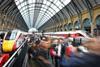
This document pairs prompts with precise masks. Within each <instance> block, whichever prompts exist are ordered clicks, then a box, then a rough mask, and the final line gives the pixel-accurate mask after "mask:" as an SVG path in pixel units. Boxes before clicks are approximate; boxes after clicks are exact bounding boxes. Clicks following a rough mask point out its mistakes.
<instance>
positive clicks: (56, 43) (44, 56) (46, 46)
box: [28, 36, 100, 67]
mask: <svg viewBox="0 0 100 67" xmlns="http://www.w3.org/2000/svg"><path fill="white" fill-rule="evenodd" d="M38 38H39V39H36V38H35V39H36V41H35V40H34V38H33V41H35V42H33V43H31V44H29V50H28V53H29V65H33V66H30V67H44V66H45V67H94V66H96V67H99V66H100V64H99V62H100V57H99V56H100V45H99V43H100V39H99V38H92V39H91V40H89V41H87V42H85V43H83V44H81V43H80V42H77V43H75V42H74V43H73V41H71V40H70V39H63V38H51V37H50V36H41V37H38ZM75 44H76V45H75Z"/></svg>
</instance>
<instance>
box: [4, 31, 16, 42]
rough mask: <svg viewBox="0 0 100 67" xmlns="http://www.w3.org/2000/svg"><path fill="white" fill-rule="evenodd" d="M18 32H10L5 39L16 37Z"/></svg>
mask: <svg viewBox="0 0 100 67" xmlns="http://www.w3.org/2000/svg"><path fill="white" fill-rule="evenodd" d="M16 35H17V32H8V33H7V35H6V37H5V40H14V39H15V38H16Z"/></svg>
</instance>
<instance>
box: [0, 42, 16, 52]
mask: <svg viewBox="0 0 100 67" xmlns="http://www.w3.org/2000/svg"><path fill="white" fill-rule="evenodd" d="M13 46H14V40H5V41H4V42H3V45H2V50H3V52H11V51H12V50H13Z"/></svg>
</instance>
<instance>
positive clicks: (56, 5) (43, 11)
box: [15, 0, 71, 28]
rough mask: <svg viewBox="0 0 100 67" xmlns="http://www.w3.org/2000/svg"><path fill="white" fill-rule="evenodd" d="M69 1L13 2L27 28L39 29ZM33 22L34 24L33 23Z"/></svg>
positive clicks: (17, 0)
mask: <svg viewBox="0 0 100 67" xmlns="http://www.w3.org/2000/svg"><path fill="white" fill-rule="evenodd" d="M70 1H71V0H15V3H16V5H17V7H18V9H19V10H20V12H21V14H22V16H23V18H24V20H25V22H26V24H27V26H28V27H29V28H32V27H36V28H39V27H41V26H42V25H43V24H44V23H46V22H47V21H48V20H49V19H50V18H51V17H52V16H54V15H55V14H56V13H57V12H59V11H60V10H61V9H62V8H63V7H64V6H65V5H67V4H68V3H69V2H70ZM37 11H38V12H37ZM34 20H35V22H33V21H34Z"/></svg>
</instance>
